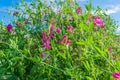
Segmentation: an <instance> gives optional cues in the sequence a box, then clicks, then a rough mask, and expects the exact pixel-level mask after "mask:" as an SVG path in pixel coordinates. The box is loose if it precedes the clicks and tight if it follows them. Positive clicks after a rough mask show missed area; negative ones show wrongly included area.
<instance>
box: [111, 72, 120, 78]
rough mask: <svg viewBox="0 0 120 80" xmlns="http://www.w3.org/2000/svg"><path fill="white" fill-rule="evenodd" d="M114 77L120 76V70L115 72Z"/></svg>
mask: <svg viewBox="0 0 120 80" xmlns="http://www.w3.org/2000/svg"><path fill="white" fill-rule="evenodd" d="M112 76H113V78H120V72H115V73H113V75H112Z"/></svg>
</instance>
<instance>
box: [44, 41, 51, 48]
mask: <svg viewBox="0 0 120 80" xmlns="http://www.w3.org/2000/svg"><path fill="white" fill-rule="evenodd" d="M43 46H44V48H46V49H50V48H51V46H50V40H49V39H47V40H45V42H44V45H43Z"/></svg>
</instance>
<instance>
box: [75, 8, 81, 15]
mask: <svg viewBox="0 0 120 80" xmlns="http://www.w3.org/2000/svg"><path fill="white" fill-rule="evenodd" d="M81 12H82V11H81V7H80V6H78V8H77V10H76V13H77V14H80V13H81Z"/></svg>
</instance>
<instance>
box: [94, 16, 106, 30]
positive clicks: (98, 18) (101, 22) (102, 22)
mask: <svg viewBox="0 0 120 80" xmlns="http://www.w3.org/2000/svg"><path fill="white" fill-rule="evenodd" d="M97 25H100V26H101V27H102V28H104V25H105V23H104V21H103V20H102V19H101V17H99V16H96V17H94V26H97Z"/></svg>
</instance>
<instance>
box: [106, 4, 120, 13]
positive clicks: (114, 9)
mask: <svg viewBox="0 0 120 80" xmlns="http://www.w3.org/2000/svg"><path fill="white" fill-rule="evenodd" d="M118 12H120V5H111V6H110V8H109V9H108V10H107V11H106V14H108V15H110V14H114V13H118Z"/></svg>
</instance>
